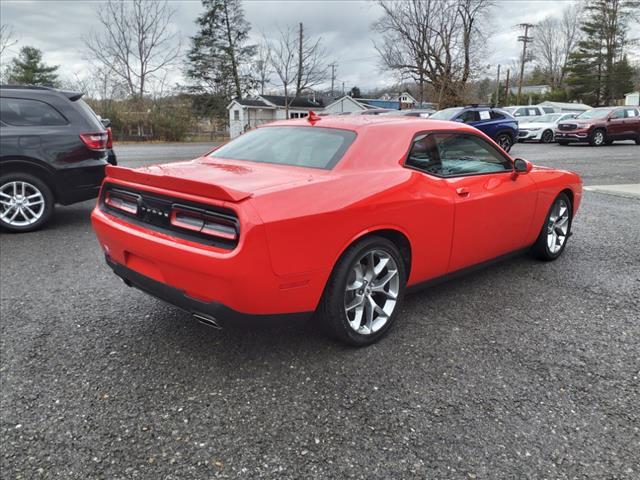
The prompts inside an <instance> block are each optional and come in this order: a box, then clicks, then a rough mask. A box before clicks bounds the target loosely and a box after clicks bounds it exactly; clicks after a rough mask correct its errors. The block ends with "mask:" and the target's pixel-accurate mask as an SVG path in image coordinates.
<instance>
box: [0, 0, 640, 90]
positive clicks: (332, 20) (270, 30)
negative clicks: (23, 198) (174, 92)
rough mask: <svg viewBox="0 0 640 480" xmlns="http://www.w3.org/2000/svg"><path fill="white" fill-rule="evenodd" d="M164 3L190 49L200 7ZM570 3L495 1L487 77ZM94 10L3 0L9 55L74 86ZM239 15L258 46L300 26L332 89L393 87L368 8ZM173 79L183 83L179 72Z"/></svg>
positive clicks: (0, 9) (267, 1) (305, 6)
mask: <svg viewBox="0 0 640 480" xmlns="http://www.w3.org/2000/svg"><path fill="white" fill-rule="evenodd" d="M577 1H580V0H577ZM170 3H171V4H172V6H173V7H174V8H175V10H176V14H175V15H174V18H173V22H174V28H175V30H176V31H177V32H178V33H179V34H180V36H181V37H182V38H183V43H184V44H185V45H188V43H189V37H190V36H192V35H194V34H195V32H196V26H195V19H196V17H197V16H198V14H199V13H200V12H201V11H202V5H201V3H200V1H195V0H180V1H171V2H170ZM571 3H574V2H572V1H569V0H565V1H562V0H553V1H517V0H497V1H496V4H497V5H496V7H494V8H493V10H492V11H491V13H490V15H489V18H488V25H486V29H487V31H488V32H489V36H488V39H489V41H488V45H487V47H488V58H487V62H486V63H487V65H490V67H489V68H488V69H487V74H488V75H491V76H493V75H495V68H496V65H497V64H498V63H501V64H503V65H511V62H512V60H515V59H516V58H517V57H518V55H519V52H520V49H521V48H522V47H521V44H519V43H518V42H517V40H516V39H517V36H518V30H517V29H516V28H515V27H514V26H515V25H517V24H518V23H522V22H528V23H536V22H537V21H539V20H541V19H543V18H544V17H545V16H547V15H557V16H559V15H560V14H561V11H562V9H563V8H564V7H565V6H566V5H567V4H571ZM99 6H100V2H90V1H83V0H75V1H71V0H47V1H42V0H2V1H0V18H1V22H2V23H3V24H9V25H10V26H11V27H12V29H13V30H14V32H15V35H16V37H17V39H18V40H19V42H18V44H17V45H16V46H14V47H13V48H12V53H17V51H18V50H19V48H20V47H21V46H24V45H31V46H35V47H37V48H39V49H41V50H42V51H43V52H44V59H45V61H46V62H47V63H49V64H54V65H60V73H61V75H62V76H63V77H68V78H72V77H73V75H74V73H78V74H80V75H81V76H82V73H83V72H86V69H87V68H88V65H87V62H86V61H85V60H84V56H85V55H86V51H85V50H84V48H83V43H82V36H83V35H86V34H87V33H88V32H90V31H91V30H92V29H97V28H99V25H98V23H97V20H96V14H95V12H96V9H97V8H99ZM244 8H245V14H246V18H247V20H248V21H249V22H250V23H251V25H252V36H254V37H255V39H256V40H257V39H259V37H260V33H261V32H264V33H265V34H266V35H267V36H270V35H274V34H275V32H276V29H277V26H278V25H281V26H284V25H296V24H297V23H298V22H303V23H304V25H305V29H306V31H307V33H308V34H309V35H312V36H320V37H322V43H323V44H324V46H325V48H326V50H327V52H328V60H330V61H334V60H335V62H336V63H337V64H338V70H337V88H341V86H342V82H344V83H345V88H346V89H347V90H348V89H349V88H351V87H352V86H354V85H357V86H358V87H360V89H362V90H367V89H370V88H376V87H381V86H386V85H390V84H392V83H394V77H393V75H392V74H390V73H389V72H385V71H383V70H382V69H381V68H380V66H379V63H378V56H377V54H376V51H375V48H374V46H373V38H374V36H375V34H374V33H372V31H371V24H372V23H373V22H374V21H375V20H376V19H377V18H378V17H379V16H380V10H379V8H378V7H377V6H376V5H375V4H374V3H372V2H369V1H358V0H353V1H345V0H342V1H338V0H333V1H330V0H322V1H314V0H306V1H303V0H301V1H296V0H290V1H271V0H245V1H244ZM633 33H634V36H636V37H640V26H639V25H635V26H634V27H633ZM638 56H640V55H638ZM174 79H175V80H176V81H179V80H181V78H180V73H179V71H176V73H175V74H174Z"/></svg>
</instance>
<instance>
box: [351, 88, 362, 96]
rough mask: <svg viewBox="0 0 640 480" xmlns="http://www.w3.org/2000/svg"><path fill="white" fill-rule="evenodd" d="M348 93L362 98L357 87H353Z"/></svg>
mask: <svg viewBox="0 0 640 480" xmlns="http://www.w3.org/2000/svg"><path fill="white" fill-rule="evenodd" d="M349 95H350V96H351V97H353V98H362V94H361V93H360V89H359V88H358V87H353V88H352V89H351V90H349Z"/></svg>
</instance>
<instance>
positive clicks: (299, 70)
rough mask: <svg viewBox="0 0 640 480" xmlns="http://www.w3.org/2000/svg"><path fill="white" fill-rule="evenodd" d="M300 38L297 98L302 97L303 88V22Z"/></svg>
mask: <svg viewBox="0 0 640 480" xmlns="http://www.w3.org/2000/svg"><path fill="white" fill-rule="evenodd" d="M299 36H300V38H299V39H298V81H297V83H296V97H298V96H300V94H301V93H302V92H300V87H302V45H303V43H304V33H303V27H302V22H300V34H299Z"/></svg>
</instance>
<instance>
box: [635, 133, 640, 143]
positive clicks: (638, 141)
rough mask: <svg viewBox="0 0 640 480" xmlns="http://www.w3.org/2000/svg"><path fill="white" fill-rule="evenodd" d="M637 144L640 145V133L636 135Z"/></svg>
mask: <svg viewBox="0 0 640 480" xmlns="http://www.w3.org/2000/svg"><path fill="white" fill-rule="evenodd" d="M636 145H640V135H638V136H637V137H636Z"/></svg>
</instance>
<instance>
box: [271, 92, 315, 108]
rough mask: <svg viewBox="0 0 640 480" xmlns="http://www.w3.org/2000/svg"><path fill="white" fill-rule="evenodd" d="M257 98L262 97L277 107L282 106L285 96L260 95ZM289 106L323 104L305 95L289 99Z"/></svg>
mask: <svg viewBox="0 0 640 480" xmlns="http://www.w3.org/2000/svg"><path fill="white" fill-rule="evenodd" d="M259 98H263V99H264V100H266V101H267V102H269V103H272V104H273V105H276V106H277V107H284V105H285V97H284V95H260V97H259ZM289 107H294V108H322V107H323V105H322V104H321V103H320V102H314V101H313V100H311V99H309V98H306V97H295V98H294V99H293V100H291V99H289Z"/></svg>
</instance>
